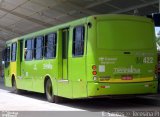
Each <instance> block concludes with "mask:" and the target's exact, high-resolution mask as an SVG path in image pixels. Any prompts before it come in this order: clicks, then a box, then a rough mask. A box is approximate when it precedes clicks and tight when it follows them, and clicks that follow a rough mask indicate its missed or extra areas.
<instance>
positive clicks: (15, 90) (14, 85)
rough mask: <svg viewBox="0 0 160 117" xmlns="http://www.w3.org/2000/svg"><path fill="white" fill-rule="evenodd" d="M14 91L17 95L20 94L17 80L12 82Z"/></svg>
mask: <svg viewBox="0 0 160 117" xmlns="http://www.w3.org/2000/svg"><path fill="white" fill-rule="evenodd" d="M12 89H13V93H17V94H18V93H20V90H19V89H17V84H16V80H15V79H13V80H12Z"/></svg>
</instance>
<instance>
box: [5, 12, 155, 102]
mask: <svg viewBox="0 0 160 117" xmlns="http://www.w3.org/2000/svg"><path fill="white" fill-rule="evenodd" d="M4 53H5V57H4V58H5V85H6V86H8V87H13V89H14V91H15V92H19V90H28V91H33V92H40V93H45V94H46V97H47V99H48V101H50V102H56V100H58V99H59V97H65V98H70V99H75V98H94V97H103V96H114V95H122V96H123V95H132V94H133V95H136V94H137V95H138V94H155V93H157V84H158V82H157V77H156V75H155V71H156V67H157V50H156V42H155V31H154V23H153V22H152V20H151V19H148V18H145V17H140V16H130V15H118V14H108V15H105V14H104V15H94V16H89V17H85V18H82V19H78V20H75V21H72V22H68V23H65V24H61V25H57V26H53V27H51V28H47V29H44V30H41V31H38V32H33V33H31V34H27V35H24V36H21V37H17V38H15V39H12V40H9V41H7V42H6V47H5V52H4Z"/></svg>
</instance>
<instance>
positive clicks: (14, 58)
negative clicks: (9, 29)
mask: <svg viewBox="0 0 160 117" xmlns="http://www.w3.org/2000/svg"><path fill="white" fill-rule="evenodd" d="M16 51H17V43H13V44H12V46H11V61H16Z"/></svg>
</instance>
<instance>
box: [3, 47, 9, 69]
mask: <svg viewBox="0 0 160 117" xmlns="http://www.w3.org/2000/svg"><path fill="white" fill-rule="evenodd" d="M4 59H5V67H8V66H9V63H10V47H7V48H6V49H5V58H4Z"/></svg>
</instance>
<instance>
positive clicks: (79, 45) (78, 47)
mask: <svg viewBox="0 0 160 117" xmlns="http://www.w3.org/2000/svg"><path fill="white" fill-rule="evenodd" d="M84 30H85V28H84V26H78V27H76V28H74V30H73V46H72V53H73V56H81V55H83V53H84V32H85V31H84Z"/></svg>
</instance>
